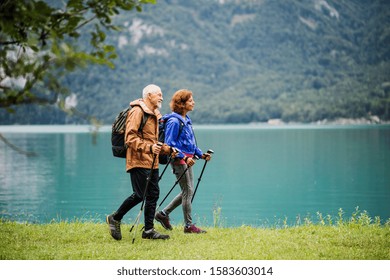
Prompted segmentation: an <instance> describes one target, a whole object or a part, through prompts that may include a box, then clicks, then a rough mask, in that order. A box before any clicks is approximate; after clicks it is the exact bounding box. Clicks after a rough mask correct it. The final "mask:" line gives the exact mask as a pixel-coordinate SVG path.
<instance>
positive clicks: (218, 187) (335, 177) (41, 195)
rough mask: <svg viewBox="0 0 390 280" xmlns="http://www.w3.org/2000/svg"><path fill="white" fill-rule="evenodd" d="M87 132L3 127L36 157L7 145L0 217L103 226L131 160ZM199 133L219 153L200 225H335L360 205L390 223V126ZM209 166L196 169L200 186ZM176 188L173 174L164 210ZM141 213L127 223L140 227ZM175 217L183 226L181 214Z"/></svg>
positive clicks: (0, 150)
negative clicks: (322, 220)
mask: <svg viewBox="0 0 390 280" xmlns="http://www.w3.org/2000/svg"><path fill="white" fill-rule="evenodd" d="M88 131H89V127H87V126H0V133H2V134H3V135H4V136H5V137H7V139H8V140H9V141H11V142H12V143H13V144H15V145H17V146H18V147H20V148H22V149H24V150H28V151H32V152H35V153H36V154H37V155H36V156H33V157H27V156H25V155H22V154H19V153H17V152H16V151H14V150H12V149H10V148H9V147H7V146H6V145H5V144H4V143H3V142H0V215H1V217H2V218H6V219H10V220H16V221H29V222H36V223H48V222H51V221H53V220H54V221H60V220H67V221H73V220H81V221H94V222H104V220H105V215H106V214H110V213H111V212H113V211H114V210H116V209H117V207H118V206H119V205H120V203H122V201H123V200H124V199H125V198H126V197H127V196H128V195H129V194H131V185H130V180H129V175H128V174H127V173H126V172H125V162H124V159H119V158H114V157H113V156H112V154H111V146H110V133H109V128H108V127H103V128H102V129H101V130H100V132H99V133H98V134H97V135H96V137H93V135H92V134H91V133H89V132H88ZM195 133H196V137H197V141H198V144H199V147H200V148H201V149H202V150H203V151H206V150H207V149H212V150H214V152H215V154H214V157H213V159H212V161H210V162H209V163H208V164H207V166H206V169H205V172H204V174H203V177H202V180H201V181H200V184H199V188H198V191H197V193H196V197H195V199H194V203H193V216H194V221H195V222H197V224H198V225H208V226H213V225H214V223H217V224H218V225H222V226H241V225H252V226H259V227H273V226H281V225H282V224H283V223H287V224H290V225H294V224H299V223H303V221H304V219H305V218H309V219H310V220H312V221H313V222H316V221H318V219H317V217H318V213H321V214H322V215H323V216H324V217H325V216H326V215H331V216H332V217H333V219H334V221H335V220H337V215H338V212H339V209H340V208H341V209H343V211H344V212H345V218H350V217H351V214H352V213H353V212H355V211H356V207H358V208H359V210H360V211H364V210H366V211H367V212H368V214H369V215H370V216H371V217H372V218H374V217H375V216H379V217H380V218H381V221H382V222H384V221H385V220H387V219H389V218H390V203H389V202H390V125H374V126H363V125H357V126H330V125H329V126H325V125H324V126H314V125H313V126H311V125H296V126H291V125H286V126H268V125H230V126H195ZM203 164H204V161H198V162H197V164H196V165H195V183H196V182H197V180H198V176H199V174H200V171H201V169H202V167H203ZM163 167H164V166H161V167H160V172H161V170H162V168H163ZM174 181H175V178H174V176H173V174H172V173H171V171H170V168H168V170H167V172H166V173H165V174H164V176H163V178H162V180H161V182H160V189H161V195H160V200H159V202H158V204H159V203H160V201H161V199H162V198H164V197H165V195H166V194H167V193H168V191H169V190H170V188H171V187H172V186H173V184H174ZM178 191H179V187H178V186H177V187H176V189H175V190H174V191H173V192H172V194H171V195H170V197H169V198H168V200H167V201H166V203H167V202H169V199H171V198H173V196H174V195H176V194H177V192H178ZM166 203H164V204H163V206H165V205H166ZM139 206H140V205H139ZM139 206H137V207H136V208H135V209H133V210H132V211H130V212H129V213H128V214H127V215H126V216H125V218H124V220H123V222H124V223H132V222H133V221H134V219H135V217H136V215H137V214H138V212H139ZM171 217H172V219H173V223H174V224H181V223H182V222H183V218H182V210H181V208H177V209H176V210H175V212H173V213H172V215H171Z"/></svg>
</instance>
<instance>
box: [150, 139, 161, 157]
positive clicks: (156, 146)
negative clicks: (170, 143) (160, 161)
mask: <svg viewBox="0 0 390 280" xmlns="http://www.w3.org/2000/svg"><path fill="white" fill-rule="evenodd" d="M161 147H162V143H160V142H158V143H157V144H153V146H152V153H153V154H155V155H158V154H159V153H160V152H161Z"/></svg>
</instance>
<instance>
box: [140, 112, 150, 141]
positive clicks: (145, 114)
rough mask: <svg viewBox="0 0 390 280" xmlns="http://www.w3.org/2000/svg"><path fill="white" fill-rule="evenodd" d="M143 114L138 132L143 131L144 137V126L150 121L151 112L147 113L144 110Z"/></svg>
mask: <svg viewBox="0 0 390 280" xmlns="http://www.w3.org/2000/svg"><path fill="white" fill-rule="evenodd" d="M142 112H143V115H142V122H141V124H140V126H139V128H138V132H141V136H142V138H144V132H143V129H144V126H145V124H146V122H147V121H148V118H149V114H148V113H145V112H144V111H143V110H142Z"/></svg>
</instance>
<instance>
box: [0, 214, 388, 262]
mask: <svg viewBox="0 0 390 280" xmlns="http://www.w3.org/2000/svg"><path fill="white" fill-rule="evenodd" d="M129 228H130V225H128V224H127V225H126V224H125V225H123V226H122V234H123V240H122V241H115V240H113V239H112V238H111V236H110V235H109V233H108V227H107V225H105V224H98V223H80V222H70V223H68V222H58V223H52V224H45V225H38V224H19V223H15V222H7V221H0V259H3V260H4V259H27V260H36V259H45V260H46V259H56V260H58V259H60V260H81V259H89V260H98V259H104V260H115V259H129V260H170V259H175V260H181V259H183V260H190V259H193V260H202V259H209V260H213V259H216V260H259V259H264V260H341V259H351V260H358V259H359V260H367V259H369V260H380V259H382V260H383V259H384V260H389V259H390V226H379V225H372V224H371V225H364V226H362V225H359V224H351V223H349V224H345V225H338V226H329V225H302V226H296V227H289V228H284V229H269V228H268V229H265V228H252V227H239V228H207V231H208V233H207V234H202V235H186V234H184V233H183V232H182V227H178V226H176V227H174V229H173V231H172V232H170V233H169V234H170V235H171V239H170V240H166V241H162V240H158V241H151V240H142V239H141V234H140V233H138V234H137V236H136V241H135V243H134V244H132V238H133V233H129ZM157 230H159V231H161V232H165V230H164V229H162V228H160V227H158V228H157Z"/></svg>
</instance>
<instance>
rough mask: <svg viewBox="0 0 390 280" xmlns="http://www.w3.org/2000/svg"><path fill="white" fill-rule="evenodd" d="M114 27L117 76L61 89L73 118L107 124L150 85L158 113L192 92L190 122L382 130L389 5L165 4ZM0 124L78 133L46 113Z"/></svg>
mask: <svg viewBox="0 0 390 280" xmlns="http://www.w3.org/2000/svg"><path fill="white" fill-rule="evenodd" d="M115 21H116V23H119V24H120V25H122V26H123V30H122V31H121V32H119V33H108V35H107V36H108V38H109V41H110V42H111V43H112V44H113V45H115V46H116V48H117V53H118V55H119V57H118V59H117V60H116V62H115V69H110V68H108V67H103V66H93V67H89V68H88V69H83V70H80V71H78V72H75V73H72V74H71V75H68V76H67V77H66V79H65V80H64V81H63V82H64V83H65V84H66V85H67V86H68V87H69V88H70V89H71V91H72V92H73V93H74V96H73V98H70V100H73V102H74V103H75V104H76V103H77V109H78V110H79V111H81V112H83V113H86V114H90V115H94V116H96V117H97V118H98V119H100V120H101V121H102V122H103V123H105V124H109V123H111V122H112V121H113V118H114V117H115V115H116V114H117V113H118V112H119V111H120V110H121V109H122V108H124V107H125V106H127V104H128V103H129V101H131V100H133V99H136V98H138V97H140V95H141V91H142V89H143V87H144V86H145V85H147V84H149V83H155V84H157V85H159V86H160V87H161V88H162V90H163V93H164V99H165V101H164V106H163V109H162V112H163V113H167V112H168V111H169V109H168V104H169V100H170V97H171V96H172V94H173V93H174V92H175V91H176V90H177V89H180V88H188V89H190V90H192V91H193V92H194V97H195V101H196V106H195V110H194V112H192V113H191V118H192V119H193V121H194V122H195V123H249V122H265V121H268V120H270V119H282V120H283V121H286V122H314V121H318V120H323V119H328V120H331V119H336V118H361V117H369V116H378V117H379V118H380V119H381V120H389V119H390V1H388V0H372V1H363V0H326V1H325V0H300V1H299V0H283V1H272V0H218V1H217V0H198V1H188V0H165V1H157V4H156V5H145V6H144V8H143V11H142V12H141V13H135V12H130V13H126V14H121V15H119V16H117V17H116V18H115ZM80 48H83V41H80ZM0 119H1V120H0V123H2V124H9V123H20V124H27V123H85V122H86V121H85V120H83V119H81V118H79V117H71V116H67V115H66V114H65V113H63V112H61V111H59V110H58V109H56V107H54V106H53V107H37V106H23V107H22V106H21V107H19V108H17V110H16V113H15V114H10V113H8V112H6V111H0Z"/></svg>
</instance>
